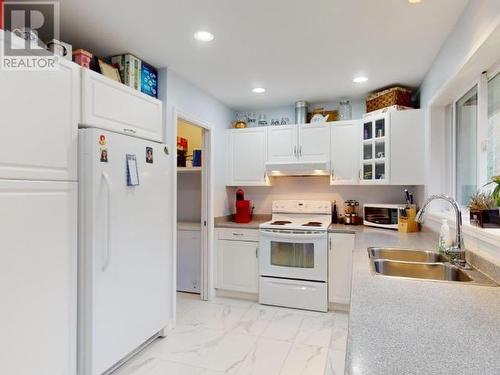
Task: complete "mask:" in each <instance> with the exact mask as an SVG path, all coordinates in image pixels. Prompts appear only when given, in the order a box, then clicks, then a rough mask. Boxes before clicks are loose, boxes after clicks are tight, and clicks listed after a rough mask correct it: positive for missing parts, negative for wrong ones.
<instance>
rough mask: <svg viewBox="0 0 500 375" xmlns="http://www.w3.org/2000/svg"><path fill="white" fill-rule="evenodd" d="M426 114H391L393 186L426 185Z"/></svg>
mask: <svg viewBox="0 0 500 375" xmlns="http://www.w3.org/2000/svg"><path fill="white" fill-rule="evenodd" d="M424 130H425V126H424V112H423V111H422V110H421V109H413V110H406V111H397V112H392V113H391V138H390V141H391V184H392V185H424V184H425V170H424V152H425V151H424Z"/></svg>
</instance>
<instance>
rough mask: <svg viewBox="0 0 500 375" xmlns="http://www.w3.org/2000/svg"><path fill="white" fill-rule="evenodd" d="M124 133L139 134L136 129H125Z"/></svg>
mask: <svg viewBox="0 0 500 375" xmlns="http://www.w3.org/2000/svg"><path fill="white" fill-rule="evenodd" d="M123 131H124V132H125V133H132V134H135V133H137V132H136V131H135V130H134V129H128V128H123Z"/></svg>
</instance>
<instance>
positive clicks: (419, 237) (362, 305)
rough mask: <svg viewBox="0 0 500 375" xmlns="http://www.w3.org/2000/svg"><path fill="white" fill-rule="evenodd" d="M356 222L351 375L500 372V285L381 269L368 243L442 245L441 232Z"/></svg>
mask: <svg viewBox="0 0 500 375" xmlns="http://www.w3.org/2000/svg"><path fill="white" fill-rule="evenodd" d="M351 228H352V229H353V230H354V231H355V232H356V242H355V251H354V263H353V276H352V294H351V310H350V317H349V335H348V347H347V357H346V367H345V368H346V374H351V375H363V374H367V375H368V374H369V375H378V374H380V375H382V374H383V375H391V374H395V375H396V374H398V375H399V374H425V375H432V374H436V375H442V374H463V375H466V374H467V375H473V374H478V375H479V374H481V375H487V374H492V375H493V374H496V375H497V374H500V287H486V286H476V285H462V284H460V283H448V282H435V281H424V280H412V279H402V278H391V277H385V276H380V275H375V274H374V273H372V271H371V269H370V263H369V259H368V255H367V250H366V249H367V248H368V247H369V246H400V247H408V248H420V249H427V250H435V248H436V244H437V236H436V235H435V234H433V233H425V232H420V233H409V234H404V233H399V232H396V231H390V230H384V229H376V228H368V227H362V226H361V227H351Z"/></svg>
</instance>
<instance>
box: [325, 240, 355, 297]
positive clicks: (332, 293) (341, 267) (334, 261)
mask: <svg viewBox="0 0 500 375" xmlns="http://www.w3.org/2000/svg"><path fill="white" fill-rule="evenodd" d="M328 248H329V251H328V302H330V303H335V304H341V305H348V304H349V303H350V302H351V277H352V255H353V254H352V253H353V251H354V234H351V233H329V234H328Z"/></svg>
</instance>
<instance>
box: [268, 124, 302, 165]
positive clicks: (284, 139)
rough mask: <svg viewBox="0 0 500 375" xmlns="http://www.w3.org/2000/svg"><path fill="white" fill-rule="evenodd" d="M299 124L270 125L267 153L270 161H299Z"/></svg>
mask: <svg viewBox="0 0 500 375" xmlns="http://www.w3.org/2000/svg"><path fill="white" fill-rule="evenodd" d="M298 136H299V133H298V126H297V125H280V126H270V127H269V130H268V142H267V155H268V161H269V162H287V161H297V159H298V155H299V150H298Z"/></svg>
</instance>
